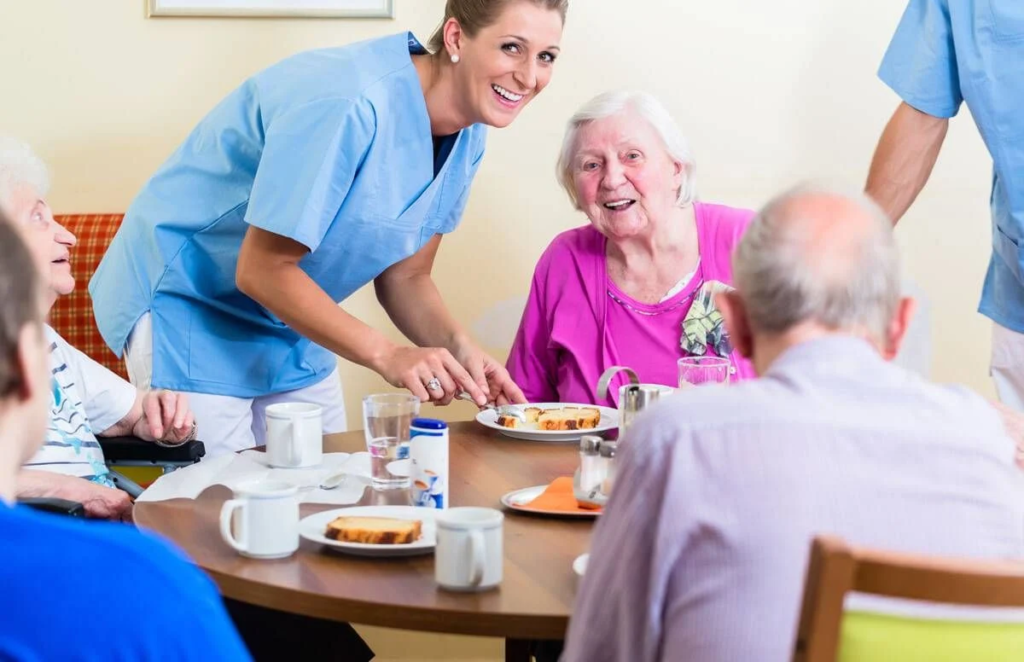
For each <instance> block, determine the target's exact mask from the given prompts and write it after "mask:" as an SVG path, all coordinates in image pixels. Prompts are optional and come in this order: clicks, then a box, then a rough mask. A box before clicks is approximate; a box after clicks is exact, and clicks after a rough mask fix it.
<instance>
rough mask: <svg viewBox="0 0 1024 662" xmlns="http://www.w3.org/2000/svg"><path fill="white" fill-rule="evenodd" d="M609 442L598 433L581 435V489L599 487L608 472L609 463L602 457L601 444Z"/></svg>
mask: <svg viewBox="0 0 1024 662" xmlns="http://www.w3.org/2000/svg"><path fill="white" fill-rule="evenodd" d="M603 443H607V442H605V441H604V440H603V439H602V438H601V437H599V436H597V435H596V434H585V435H583V436H582V437H580V485H579V487H580V490H582V491H583V492H590V491H591V490H593V489H595V488H597V487H599V486H600V485H601V483H602V482H603V481H604V477H605V474H606V473H607V471H606V469H607V465H606V463H605V462H604V459H603V458H602V457H601V453H600V450H601V444H603Z"/></svg>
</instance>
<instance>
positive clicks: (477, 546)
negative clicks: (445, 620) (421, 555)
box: [434, 508, 505, 592]
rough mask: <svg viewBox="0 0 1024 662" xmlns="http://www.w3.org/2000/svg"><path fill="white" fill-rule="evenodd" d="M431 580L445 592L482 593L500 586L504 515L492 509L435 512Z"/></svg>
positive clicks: (459, 509)
mask: <svg viewBox="0 0 1024 662" xmlns="http://www.w3.org/2000/svg"><path fill="white" fill-rule="evenodd" d="M435 521H436V524H437V548H436V549H435V550H434V579H435V580H436V581H437V584H438V585H439V586H440V587H441V588H444V589H447V590H449V591H466V592H472V591H484V590H487V589H489V588H494V587H496V586H497V585H498V584H500V583H501V578H502V566H503V565H504V554H503V551H502V538H503V533H504V530H503V524H504V521H505V515H504V514H503V513H502V512H501V511H500V510H495V509H493V508H449V509H448V510H447V511H444V512H440V513H438V515H437V517H436V520H435Z"/></svg>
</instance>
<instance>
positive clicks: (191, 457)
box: [97, 437, 206, 464]
mask: <svg viewBox="0 0 1024 662" xmlns="http://www.w3.org/2000/svg"><path fill="white" fill-rule="evenodd" d="M97 440H98V441H99V442H100V448H102V449H103V457H104V459H106V460H107V461H108V462H152V463H153V464H163V463H171V462H173V463H175V464H191V463H193V462H198V461H199V459H200V458H201V457H203V456H204V455H206V446H204V445H203V442H201V441H189V442H186V443H184V444H182V445H180V446H171V447H167V446H158V445H157V444H154V443H151V442H148V441H143V440H142V439H139V438H138V437H99V438H98V439H97Z"/></svg>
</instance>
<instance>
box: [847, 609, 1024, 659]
mask: <svg viewBox="0 0 1024 662" xmlns="http://www.w3.org/2000/svg"><path fill="white" fill-rule="evenodd" d="M838 659H839V661H840V662H885V661H886V660H899V662H947V661H948V662H1011V661H1015V662H1019V661H1020V660H1024V623H991V622H984V621H956V620H940V619H917V618H909V617H904V616H891V615H887V614H878V613H868V612H858V611H849V612H847V613H846V614H844V616H843V622H842V627H841V630H840V634H839V657H838Z"/></svg>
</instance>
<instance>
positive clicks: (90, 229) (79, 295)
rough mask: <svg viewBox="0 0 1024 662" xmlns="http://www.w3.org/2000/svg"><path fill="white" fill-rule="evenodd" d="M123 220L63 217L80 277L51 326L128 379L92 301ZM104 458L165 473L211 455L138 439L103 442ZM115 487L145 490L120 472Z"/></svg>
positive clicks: (194, 445)
mask: <svg viewBox="0 0 1024 662" xmlns="http://www.w3.org/2000/svg"><path fill="white" fill-rule="evenodd" d="M123 218H124V215H123V214H71V215H62V216H57V217H56V220H57V222H58V223H60V224H61V225H63V226H64V227H65V228H67V229H68V230H70V231H71V232H72V233H74V235H75V236H76V237H78V244H77V245H76V246H75V247H74V248H73V249H72V250H71V273H72V274H73V275H74V277H75V281H76V282H77V286H76V287H75V290H74V291H73V292H72V293H71V294H69V295H67V296H63V297H60V298H59V299H58V300H57V303H56V304H55V305H54V307H53V309H52V310H51V311H50V324H51V325H52V326H53V328H54V329H56V331H57V333H59V334H60V335H61V336H63V337H64V338H65V339H66V340H67V341H68V342H69V343H71V345H72V346H73V347H75V348H77V349H78V350H79V351H81V352H83V353H84V354H85V355H86V356H88V357H90V358H91V359H93V360H94V361H96V362H97V363H99V364H100V365H103V366H105V367H107V368H109V369H110V370H112V371H114V372H115V373H117V374H118V375H120V376H121V377H122V378H124V379H128V375H127V373H126V371H125V367H124V362H123V361H121V360H120V359H118V358H117V356H116V355H115V354H114V353H113V352H112V351H110V348H108V347H107V345H106V343H104V342H103V338H102V336H100V332H99V329H97V328H96V320H95V318H94V317H93V312H92V297H90V296H89V280H90V279H91V278H92V275H93V273H94V272H95V271H96V267H98V266H99V263H100V260H101V259H102V258H103V254H104V253H105V252H106V250H107V247H108V246H109V245H110V242H111V240H112V239H113V238H114V235H115V234H117V229H118V228H119V227H121V220H122V219H123ZM100 446H101V447H102V448H103V455H104V457H105V459H106V461H107V464H108V465H110V466H111V467H156V468H159V469H161V470H162V471H163V472H164V473H167V472H168V471H173V470H174V469H177V468H179V467H182V466H186V465H189V464H193V463H195V462H198V461H199V459H200V458H201V457H202V456H203V455H204V454H205V453H206V450H205V447H204V446H203V443H202V442H201V441H192V442H189V443H187V444H183V445H181V446H177V447H175V448H163V447H160V446H157V445H155V444H151V443H148V442H145V441H142V440H140V439H136V438H134V437H113V438H111V437H106V438H103V439H100ZM113 474H114V481H115V483H117V485H118V487H121V488H122V489H124V490H125V491H126V492H128V493H129V494H131V495H132V496H138V494H139V493H141V492H142V488H141V487H140V486H139V485H138V484H137V482H136V481H134V480H131V479H129V478H128V477H126V476H125V475H124V474H122V473H121V472H118V471H114V472H113Z"/></svg>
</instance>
